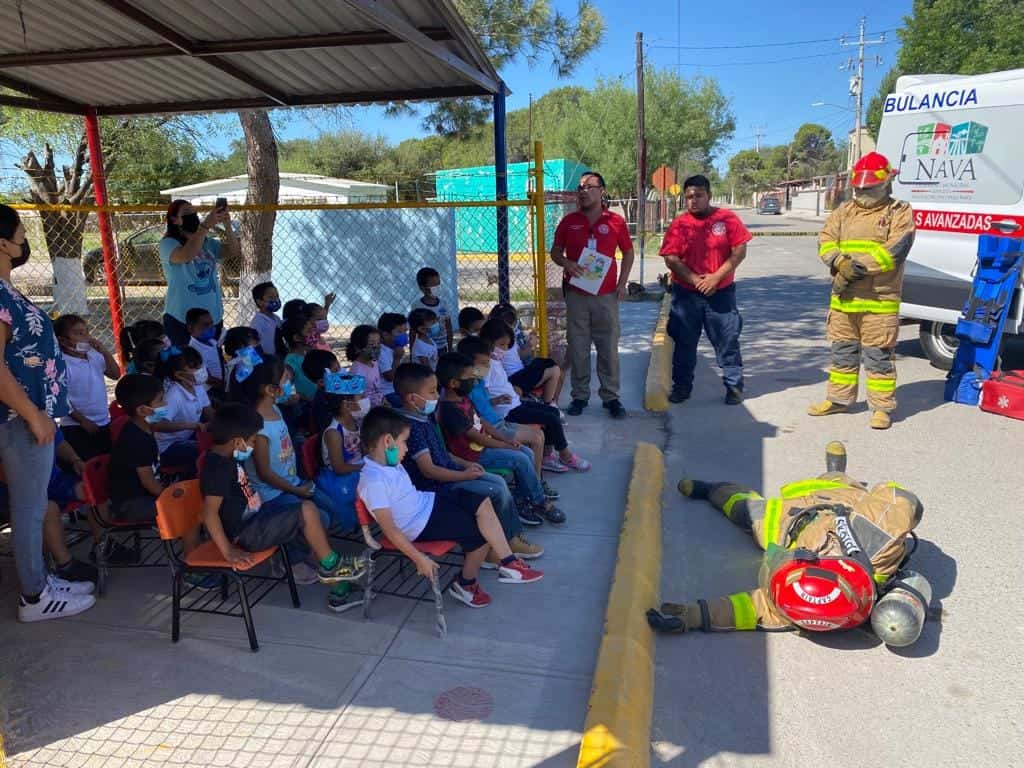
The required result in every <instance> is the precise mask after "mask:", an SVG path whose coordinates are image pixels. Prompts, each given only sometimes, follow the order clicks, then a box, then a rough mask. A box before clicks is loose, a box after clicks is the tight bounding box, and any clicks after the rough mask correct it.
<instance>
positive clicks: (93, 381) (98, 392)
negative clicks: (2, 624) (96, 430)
mask: <svg viewBox="0 0 1024 768" xmlns="http://www.w3.org/2000/svg"><path fill="white" fill-rule="evenodd" d="M64 362H65V363H66V364H67V369H68V401H69V402H70V404H71V410H73V411H77V412H78V413H80V414H82V415H83V416H85V418H87V419H88V420H89V421H91V422H92V423H93V424H95V425H97V426H99V427H105V426H107V424H109V423H110V411H108V410H107V383H106V382H105V381H104V380H103V372H104V371H105V370H106V368H107V362H106V361H105V360H104V359H103V355H101V354H100V353H99V352H97V351H96V350H95V349H90V350H89V351H88V352H86V353H85V359H84V360H83V359H82V358H80V357H75V356H74V355H64ZM60 425H61V426H62V427H77V426H78V422H77V421H75V420H74V419H73V418H71V417H70V416H64V417H62V418H61V419H60Z"/></svg>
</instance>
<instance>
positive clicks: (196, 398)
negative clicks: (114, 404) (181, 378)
mask: <svg viewBox="0 0 1024 768" xmlns="http://www.w3.org/2000/svg"><path fill="white" fill-rule="evenodd" d="M164 398H165V399H166V400H167V420H168V421H188V422H198V421H199V419H200V418H201V417H202V415H203V409H204V408H206V407H208V406H209V405H210V398H209V396H208V395H207V394H206V389H204V388H203V387H197V388H196V391H195V392H194V393H193V392H189V391H188V390H187V389H185V388H184V387H183V386H181V384H179V383H178V382H176V381H175V382H172V383H171V384H169V385H168V386H167V387H166V389H165V390H164ZM153 436H154V437H155V438H156V444H157V447H158V448H159V449H160V453H163V452H164V451H166V450H167V449H168V448H170V447H171V446H172V445H174V444H175V443H180V442H183V441H185V440H194V439H195V436H196V433H195V432H192V431H191V430H187V429H185V430H182V431H181V432H154V433H153Z"/></svg>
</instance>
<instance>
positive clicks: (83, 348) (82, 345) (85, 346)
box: [75, 341, 92, 354]
mask: <svg viewBox="0 0 1024 768" xmlns="http://www.w3.org/2000/svg"><path fill="white" fill-rule="evenodd" d="M90 349H92V344H90V343H89V342H87V341H79V342H77V343H76V344H75V352H81V353H82V354H85V353H86V352H88V351H89V350H90Z"/></svg>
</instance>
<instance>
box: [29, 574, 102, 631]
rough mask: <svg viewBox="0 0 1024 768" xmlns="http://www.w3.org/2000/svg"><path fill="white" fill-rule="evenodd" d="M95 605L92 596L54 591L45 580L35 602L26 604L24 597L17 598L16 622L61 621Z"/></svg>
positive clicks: (68, 591) (64, 590) (65, 590)
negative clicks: (43, 586)
mask: <svg viewBox="0 0 1024 768" xmlns="http://www.w3.org/2000/svg"><path fill="white" fill-rule="evenodd" d="M65 583H67V582H65ZM84 583H87V584H88V583H91V582H84ZM95 604H96V598H95V597H93V596H92V595H76V594H74V593H73V592H71V591H70V590H67V589H62V590H60V591H56V590H54V589H53V588H52V587H51V586H50V583H49V580H47V584H46V587H45V588H44V589H43V591H42V592H40V593H39V599H38V600H37V601H36V602H34V603H30V602H28V601H27V600H26V599H25V596H24V595H21V596H20V597H19V598H18V621H20V622H23V623H28V622H32V621H47V620H48V619H63V618H65V617H66V616H75V615H77V614H79V613H82V612H84V611H87V610H89V609H90V608H92V607H93V605H95Z"/></svg>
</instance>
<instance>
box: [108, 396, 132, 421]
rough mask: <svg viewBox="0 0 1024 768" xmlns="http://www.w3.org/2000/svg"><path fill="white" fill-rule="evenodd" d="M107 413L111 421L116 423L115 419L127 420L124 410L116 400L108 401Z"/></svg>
mask: <svg viewBox="0 0 1024 768" xmlns="http://www.w3.org/2000/svg"><path fill="white" fill-rule="evenodd" d="M107 411H108V412H109V413H110V420H111V421H116V420H117V419H120V418H128V414H127V413H126V412H125V410H124V408H122V407H121V404H120V403H119V402H117V400H111V401H110V405H109V406H108V408H107Z"/></svg>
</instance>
